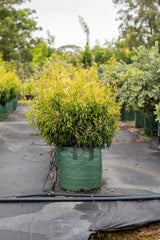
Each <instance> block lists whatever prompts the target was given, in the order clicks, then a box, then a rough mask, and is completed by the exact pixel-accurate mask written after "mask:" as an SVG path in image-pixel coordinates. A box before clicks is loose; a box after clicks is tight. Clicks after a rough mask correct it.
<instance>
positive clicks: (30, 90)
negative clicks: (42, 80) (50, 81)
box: [22, 79, 35, 95]
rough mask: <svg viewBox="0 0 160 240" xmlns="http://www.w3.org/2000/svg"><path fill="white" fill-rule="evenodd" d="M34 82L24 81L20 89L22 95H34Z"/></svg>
mask: <svg viewBox="0 0 160 240" xmlns="http://www.w3.org/2000/svg"><path fill="white" fill-rule="evenodd" d="M34 85H35V83H34V80H33V79H31V80H26V81H25V82H24V84H23V87H22V92H23V95H34Z"/></svg>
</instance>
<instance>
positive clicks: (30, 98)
mask: <svg viewBox="0 0 160 240" xmlns="http://www.w3.org/2000/svg"><path fill="white" fill-rule="evenodd" d="M25 97H26V100H32V99H33V98H34V96H33V95H29V94H27V95H25Z"/></svg>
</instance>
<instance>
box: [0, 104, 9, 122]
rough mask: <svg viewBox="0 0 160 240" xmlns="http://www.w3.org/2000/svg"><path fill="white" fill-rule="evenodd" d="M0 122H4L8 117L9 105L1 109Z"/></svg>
mask: <svg viewBox="0 0 160 240" xmlns="http://www.w3.org/2000/svg"><path fill="white" fill-rule="evenodd" d="M0 109H1V110H0V120H3V119H5V118H7V117H8V106H7V104H5V105H1V107H0Z"/></svg>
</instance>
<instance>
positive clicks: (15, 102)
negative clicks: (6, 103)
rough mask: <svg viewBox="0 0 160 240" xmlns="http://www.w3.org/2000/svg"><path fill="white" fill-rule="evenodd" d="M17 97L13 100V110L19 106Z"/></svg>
mask: <svg viewBox="0 0 160 240" xmlns="http://www.w3.org/2000/svg"><path fill="white" fill-rule="evenodd" d="M17 99H18V98H17V97H16V98H14V99H13V100H12V101H13V110H16V107H17Z"/></svg>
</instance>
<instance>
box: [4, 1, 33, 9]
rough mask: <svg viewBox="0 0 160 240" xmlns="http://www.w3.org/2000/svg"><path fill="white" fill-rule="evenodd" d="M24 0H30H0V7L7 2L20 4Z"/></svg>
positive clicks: (7, 3)
mask: <svg viewBox="0 0 160 240" xmlns="http://www.w3.org/2000/svg"><path fill="white" fill-rule="evenodd" d="M26 1H31V0H0V7H1V6H6V5H9V4H21V3H24V2H26Z"/></svg>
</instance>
